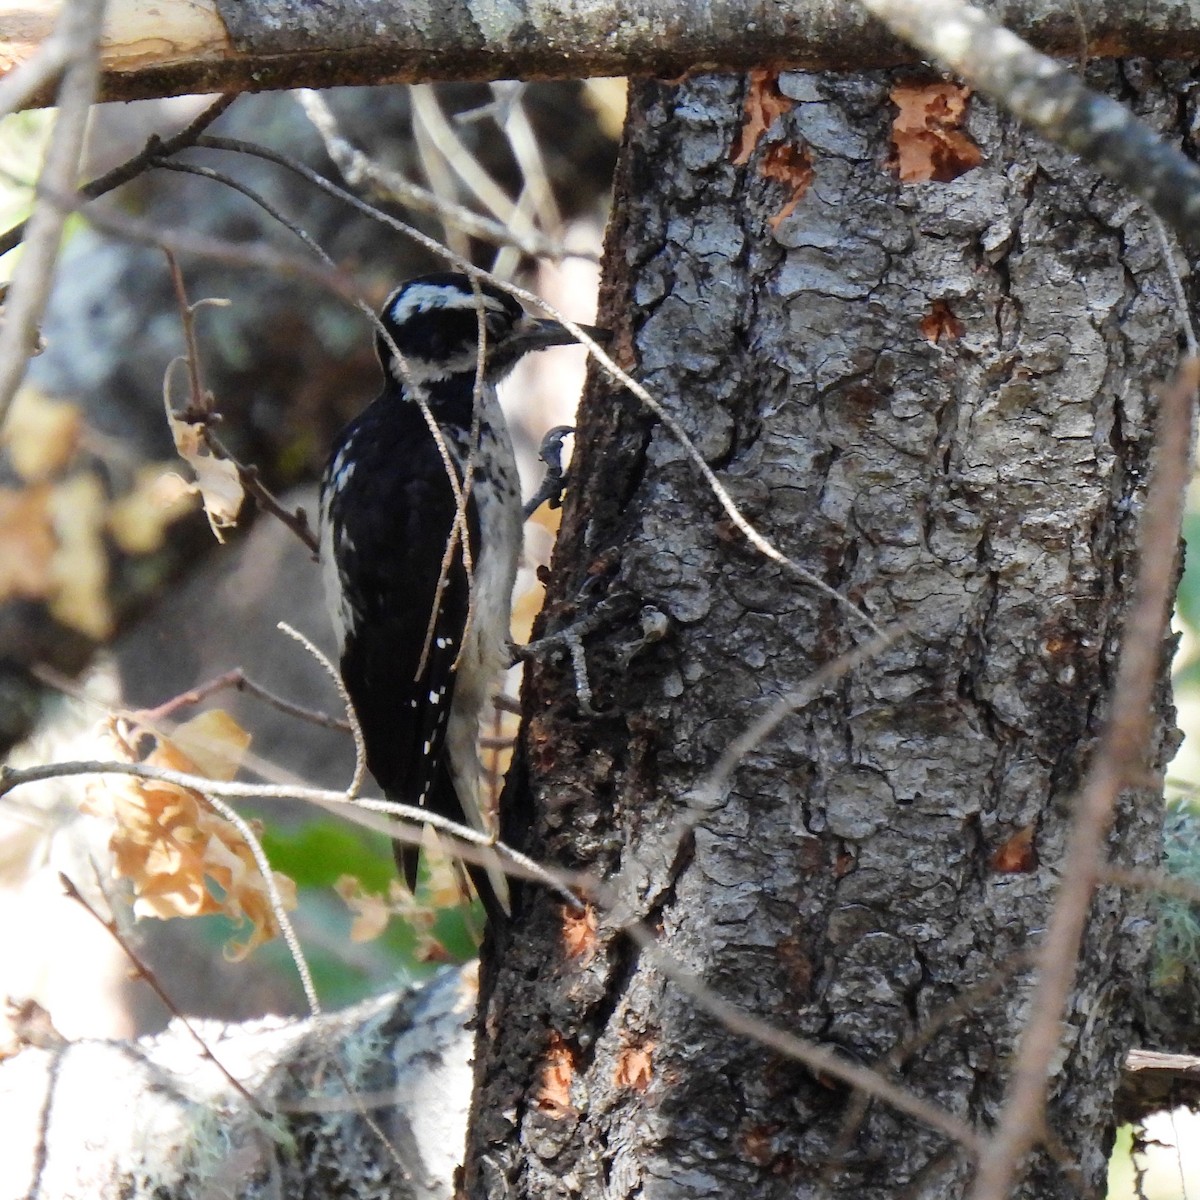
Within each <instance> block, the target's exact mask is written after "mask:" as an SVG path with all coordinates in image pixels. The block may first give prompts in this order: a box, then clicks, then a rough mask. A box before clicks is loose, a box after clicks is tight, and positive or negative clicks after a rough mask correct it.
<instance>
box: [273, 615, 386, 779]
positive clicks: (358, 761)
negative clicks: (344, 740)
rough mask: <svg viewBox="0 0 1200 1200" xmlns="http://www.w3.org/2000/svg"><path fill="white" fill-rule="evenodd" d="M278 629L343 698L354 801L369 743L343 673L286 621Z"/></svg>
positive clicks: (363, 775)
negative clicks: (306, 654)
mask: <svg viewBox="0 0 1200 1200" xmlns="http://www.w3.org/2000/svg"><path fill="white" fill-rule="evenodd" d="M276 628H277V629H279V630H282V632H284V633H286V634H287V635H288V637H290V638H292V639H293V640H294V641H297V642H299V643H300V645H301V646H303V647H304V648H305V650H307V651H308V652H309V654H310V655H312V657H313V658H314V659H316V661H317V662H318V663H319V664H320V666H321V667H322V668H323V669H324V671H325V674H326V675H328V676H329V678H330V679H332V680H333V686H334V687H335V688H337V693H338V696H339V697H340V698H341V701H342V704H343V706H344V707H345V710H346V721H347V722H348V723H349V725H350V736H351V737H353V738H354V775H353V776H352V777H351V779H350V786H349V787H348V788H347V789H346V799H347V800H353V799H355V797H357V795H358V793H359V792H360V791H362V783H363V779H364V778H365V776H366V773H367V742H366V739H365V738H364V737H363V731H362V726H361V725H360V724H359V721H358V713H356V712H355V711H354V702H353V701H352V700H351V699H350V693H349V692H348V691H347V690H346V685H345V683H343V682H342V673H341V672H340V671H339V670H338V669H337V667H335V666H334V665H333V663H331V662H330V661H329V656H328V655H326V654H323V653H322V652H321V651H320V650H318V649H317V647H316V646H314V645H313V643H312V642H311V641H310V640H309V639H308V638H306V637H305V636H304V634H302V633H301V632H300V631H299V630H298V629H293V628H292V626H291V625H289V624H288V623H287V622H286V621H280V622H279V624H278V625H277V626H276Z"/></svg>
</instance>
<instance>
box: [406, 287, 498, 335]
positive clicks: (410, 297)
mask: <svg viewBox="0 0 1200 1200" xmlns="http://www.w3.org/2000/svg"><path fill="white" fill-rule="evenodd" d="M481 302H482V304H483V307H484V308H485V309H487V310H488V311H489V312H502V311H504V305H503V304H501V302H500V301H499V300H497V299H496V298H495V297H494V296H489V295H488V294H487V292H480V294H479V295H478V296H476V295H475V293H474V292H464V291H463V290H462V289H461V288H460V287H456V286H455V285H454V284H450V283H416V284H412V285H410V286H409V287H405V288H402V289H401V291H400V292H399V294H398V295H397V296H396V297H395V298H394V299H393V300H392V301H391V302H390V304H389V306H388V314H389V315H390V317H391V318H392V320H393V321H395V323H396V324H397V325H403V324H404V322H405V321H407V320H408V318H409V317H411V316H412V314H413V313H414V312H418V311H425V312H428V311H429V310H430V309H435V308H467V309H474V308H476V307H477V306H478V305H479V304H480V303H481Z"/></svg>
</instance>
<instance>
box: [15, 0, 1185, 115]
mask: <svg viewBox="0 0 1200 1200" xmlns="http://www.w3.org/2000/svg"><path fill="white" fill-rule="evenodd" d="M6 7H7V11H6ZM990 7H992V8H996V7H999V8H1000V12H999V13H998V16H999V17H1000V19H1002V20H1003V21H1004V22H1005V24H1006V25H1008V27H1009V28H1011V29H1013V30H1014V31H1015V32H1017V33H1019V34H1020V35H1021V36H1023V37H1027V38H1029V39H1030V40H1032V41H1033V42H1034V43H1035V44H1036V45H1037V46H1038V47H1039V48H1040V49H1042V50H1045V51H1046V52H1047V53H1051V54H1063V55H1066V56H1068V57H1072V58H1074V57H1076V56H1078V55H1079V54H1080V52H1081V51H1084V50H1086V51H1087V52H1089V53H1092V54H1101V55H1103V54H1145V55H1148V56H1152V57H1163V56H1166V55H1168V54H1170V55H1176V56H1180V55H1192V54H1196V53H1197V52H1200V14H1198V13H1197V11H1196V9H1195V7H1194V6H1193V5H1191V4H1190V3H1188V2H1187V0H1158V2H1157V3H1155V4H1153V5H1148V4H1141V5H1131V4H1128V3H1127V2H1126V0H1085V2H1084V3H1083V4H1078V3H1075V2H1074V0H1008V2H1007V3H1005V4H1004V5H1002V6H990ZM113 8H114V15H113V17H112V19H111V21H110V27H111V30H112V33H111V36H110V37H109V39H108V44H107V46H106V50H105V55H104V60H103V65H104V67H105V75H104V83H103V96H104V99H107V100H134V99H143V98H148V97H152V96H177V95H186V94H196V93H201V92H210V91H211V92H215V91H227V90H231V91H257V90H261V89H264V88H288V87H300V86H305V85H308V86H316V87H332V86H335V85H339V84H341V85H345V84H361V83H400V82H410V81H417V80H428V79H430V78H437V79H443V80H449V79H504V78H522V79H530V78H559V79H576V78H581V77H583V76H587V75H625V74H646V75H659V76H663V77H667V78H673V77H677V76H679V75H682V74H683V73H685V72H687V71H689V70H695V69H700V68H707V69H710V70H711V69H714V68H724V69H730V70H732V69H740V68H746V67H751V66H756V65H759V64H761V63H764V62H774V63H789V64H791V65H792V66H806V67H825V68H829V69H855V70H862V69H865V68H867V67H872V66H885V65H891V64H895V63H900V62H912V61H914V58H915V56H914V54H913V52H912V51H911V50H909V49H907V48H905V47H903V46H902V45H901V44H900V43H899V42H897V41H896V40H895V39H894V38H893V37H891V36H890V35H889V34H888V33H887V32H886V31H885V30H884V29H883V27H882V26H881V25H879V24H877V23H876V22H874V21H871V20H870V19H868V18H867V17H866V15H865V13H864V12H863V11H862V10H861V9H860V8H859V7H858V5H856V4H851V3H845V4H831V3H828V2H820V3H818V2H815V0H808V2H804V0H798V2H796V3H790V4H775V3H762V2H759V3H754V4H747V3H745V2H744V0H734V2H730V0H724V2H722V3H712V2H711V0H672V3H670V4H664V3H662V2H661V0H620V2H615V0H553V2H551V0H504V3H502V4H500V3H496V2H495V0H454V2H453V3H439V4H433V3H428V2H425V3H418V2H416V0H409V2H408V3H405V4H392V5H386V4H379V3H375V2H373V0H355V2H353V3H339V4H328V3H317V2H314V0H205V2H204V3H196V2H195V0H170V2H168V0H160V2H159V4H158V5H157V6H156V9H155V13H154V18H155V20H154V25H153V35H154V36H153V38H151V37H149V36H148V30H147V27H146V25H145V23H144V21H139V20H138V19H137V18H138V16H139V14H138V11H137V8H136V6H130V9H131V12H130V13H126V12H125V11H123V10H122V6H118V5H114V6H113ZM48 9H49V6H46V5H43V7H42V8H41V9H39V7H38V6H36V5H31V4H29V3H28V0H22V2H21V3H19V4H14V3H12V2H11V0H10V3H9V4H8V5H7V6H4V5H2V4H0V61H2V62H14V61H15V62H19V61H21V60H22V59H23V58H25V57H27V56H28V54H29V53H30V51H31V48H32V47H33V46H34V45H36V43H37V42H38V41H39V40H41V39H42V38H44V37H45V36H46V32H45V31H46V28H47V27H48V24H49V11H48ZM1081 13H1082V18H1083V22H1082V24H1083V27H1082V28H1081V21H1080V14H1081ZM131 17H132V19H131ZM127 26H128V27H127ZM42 102H43V103H46V102H49V97H48V96H44V97H42Z"/></svg>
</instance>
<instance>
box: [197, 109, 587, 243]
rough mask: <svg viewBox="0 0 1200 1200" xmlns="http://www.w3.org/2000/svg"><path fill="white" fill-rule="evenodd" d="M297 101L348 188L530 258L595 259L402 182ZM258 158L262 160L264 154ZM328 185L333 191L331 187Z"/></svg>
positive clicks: (321, 113) (327, 116)
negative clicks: (376, 194)
mask: <svg viewBox="0 0 1200 1200" xmlns="http://www.w3.org/2000/svg"><path fill="white" fill-rule="evenodd" d="M297 97H298V99H299V101H300V103H301V105H302V107H303V108H304V113H305V116H307V117H308V119H309V120H310V121H311V122H312V124H313V128H314V129H316V131H317V133H318V134H319V135H320V137H321V140H322V141H323V142H324V143H325V151H326V153H327V154H328V155H329V157H330V158H331V159H332V160H333V161H334V163H335V164H336V165H337V168H338V170H339V171H341V173H342V175H343V176H344V177H345V179H346V180H347V182H348V183H349V184H350V185H351V186H352V187H357V188H365V187H367V186H370V187H373V188H375V189H378V190H380V191H383V192H385V193H387V194H388V195H389V196H391V197H392V198H393V199H395V200H397V201H398V202H399V203H401V204H404V205H406V206H407V207H409V208H412V209H415V210H416V211H417V212H424V213H428V214H430V215H431V216H436V217H438V218H439V219H440V220H441V221H443V222H444V223H447V224H450V225H454V226H456V227H457V228H459V229H461V230H462V231H463V232H464V233H466V234H468V235H470V236H471V237H473V238H479V239H480V240H481V241H485V242H491V243H493V244H494V245H497V246H514V247H515V248H516V249H518V250H520V251H521V252H522V253H523V254H528V255H529V256H530V257H531V258H549V259H551V260H552V261H554V262H559V261H561V260H562V259H563V258H586V259H590V260H591V261H595V260H596V255H595V254H594V253H592V252H591V251H577V250H570V249H568V248H567V247H566V246H563V245H561V244H560V243H557V242H554V241H551V240H550V239H549V238H547V237H545V236H544V235H543V234H541V233H538V232H537V231H536V230H533V231H532V232H531V233H529V234H528V235H518V234H516V233H514V231H513V230H512V229H509V228H508V227H507V226H505V225H504V224H502V223H501V222H499V221H491V220H489V219H488V218H486V217H482V216H480V215H479V214H478V213H474V212H472V211H471V210H470V209H469V208H465V207H464V206H463V205H461V204H454V203H451V202H449V201H446V200H443V199H442V198H441V197H439V196H437V195H435V194H434V193H433V192H430V191H428V190H427V189H426V188H422V187H418V186H417V185H416V184H414V183H412V182H410V181H409V180H407V179H405V178H404V176H403V175H401V174H400V173H399V172H398V171H395V170H392V169H390V168H388V167H385V166H383V165H382V164H380V163H377V162H375V161H374V160H372V159H371V158H369V157H368V156H367V155H366V154H364V153H363V152H362V151H361V150H359V149H357V147H355V146H352V145H351V144H350V143H349V142H348V141H347V140H346V139H345V138H344V137H343V136H342V134H341V132H340V130H339V129H338V127H337V121H336V119H335V118H334V116H333V113H332V112H331V111H330V109H329V106H328V105H327V104H326V103H325V101H324V98H323V97H322V96H321V95H320V93H318V92H311V91H308V90H302V91H300V92H298V93H297ZM210 144H212V145H213V146H214V148H215V149H227V150H238V151H240V152H242V153H251V154H253V153H257V148H252V147H249V146H248V145H247V144H246V143H241V144H236V145H235V144H228V143H227V144H226V145H224V146H220V145H216V143H215V142H213V143H210ZM264 157H267V156H265V155H264ZM270 157H271V161H273V162H277V163H279V164H280V165H281V166H286V167H288V168H289V169H291V170H295V169H296V167H297V166H299V165H300V164H296V163H294V162H293V161H285V160H284V158H283V156H274V155H271V156H270ZM308 170H309V168H304V173H307V171H308ZM314 173H315V172H314ZM322 178H323V177H322ZM325 182H327V183H328V182H329V181H328V180H326V181H325ZM330 186H331V187H335V188H336V186H337V185H336V184H332V185H330ZM337 190H338V191H339V192H341V191H342V189H341V188H337ZM355 199H357V197H355ZM364 203H365V202H364Z"/></svg>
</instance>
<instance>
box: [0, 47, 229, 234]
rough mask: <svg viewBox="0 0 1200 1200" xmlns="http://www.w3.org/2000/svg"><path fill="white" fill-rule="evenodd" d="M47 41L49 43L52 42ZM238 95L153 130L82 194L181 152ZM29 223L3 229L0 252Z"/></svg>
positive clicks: (101, 191)
mask: <svg viewBox="0 0 1200 1200" xmlns="http://www.w3.org/2000/svg"><path fill="white" fill-rule="evenodd" d="M45 44H46V45H47V46H48V45H49V42H47V43H45ZM20 69H21V68H20V67H17V68H15V69H14V70H13V71H12V72H10V73H9V74H8V75H6V76H5V77H4V79H3V81H0V87H3V85H4V84H5V83H7V82H8V81H9V80H10V79H11V78H12V77H13V76H14V75H15V74H16V73H17V71H19V70H20ZM236 99H237V95H236V94H235V93H232V92H231V93H230V94H228V95H226V96H221V97H220V98H219V99H217V100H215V101H213V103H212V104H210V105H209V106H208V107H207V108H206V109H204V111H203V112H201V113H200V114H199V115H198V116H197V117H195V118H194V119H193V120H192V121H189V122H188V124H187V125H186V126H185V127H184V128H183V129H181V130H180V131H179V132H178V133H175V134H172V135H171V136H170V137H169V138H160V137H159V136H158V134H154V135H153V136H152V137H150V138H149V139H148V140H147V142H146V144H145V146H143V147H142V149H141V150H139V151H138V152H137V153H136V154H135V155H133V157H132V158H127V159H126V160H125V161H124V162H123V163H118V164H117V165H116V166H115V167H113V169H112V170H111V171H105V172H104V174H103V175H98V176H97V177H96V178H95V179H92V180H89V181H88V182H87V183H85V184H84V185H83V187H81V188H80V189H79V196H80V197H81V198H82V199H84V200H95V199H96V197H97V196H103V195H106V194H107V193H108V192H111V191H113V190H114V189H115V188H119V187H120V186H121V185H122V184H124V183H129V181H130V180H132V179H136V178H137V177H138V176H139V175H140V174H141V173H142V172H143V171H146V170H148V169H149V168H150V167H151V166H154V165H161V161H160V160H162V159H163V158H167V157H169V156H171V155H172V154H178V153H179V151H180V150H182V149H184V148H185V147H187V146H190V145H191V144H192V143H193V142H194V141H195V140H196V138H197V137H198V136H199V135H200V134H201V133H202V132H203V131H204V130H205V129H207V128H208V127H209V126H210V125H211V124H212V123H213V122H214V121H215V120H216V119H217V118H218V117H219V116H220V115H221V114H222V113H223V112H224V111H225V110H226V109H227V108H228V107H229V106H230V105H231V104H232V103H233V102H234V100H236ZM0 109H2V106H0ZM26 224H27V222H25V221H21V222H19V223H18V224H16V225H13V226H12V227H11V228H10V229H6V230H5V231H4V232H3V233H0V255H2V254H7V253H8V252H9V251H10V250H12V249H13V248H14V247H16V246H19V245H20V244H21V239H22V238H23V237H24V236H25V227H26Z"/></svg>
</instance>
